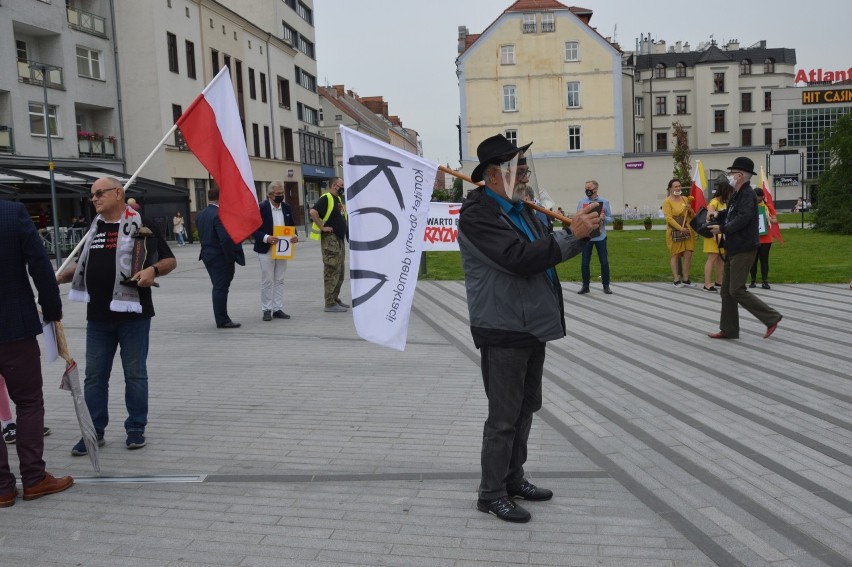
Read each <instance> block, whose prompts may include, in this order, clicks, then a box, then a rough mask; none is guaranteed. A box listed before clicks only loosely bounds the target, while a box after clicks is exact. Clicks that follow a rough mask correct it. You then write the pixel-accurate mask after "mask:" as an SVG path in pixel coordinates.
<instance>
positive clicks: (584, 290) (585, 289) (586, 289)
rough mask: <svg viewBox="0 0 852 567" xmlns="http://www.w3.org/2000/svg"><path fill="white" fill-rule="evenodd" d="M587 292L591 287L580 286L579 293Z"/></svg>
mask: <svg viewBox="0 0 852 567" xmlns="http://www.w3.org/2000/svg"><path fill="white" fill-rule="evenodd" d="M585 293H589V288H587V287H583V288H580V291H578V292H577V295H583V294H585Z"/></svg>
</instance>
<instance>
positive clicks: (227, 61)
mask: <svg viewBox="0 0 852 567" xmlns="http://www.w3.org/2000/svg"><path fill="white" fill-rule="evenodd" d="M222 66H223V67H227V68H228V72H229V73H230V72H231V56H230V55H225V54H224V53H223V54H222Z"/></svg>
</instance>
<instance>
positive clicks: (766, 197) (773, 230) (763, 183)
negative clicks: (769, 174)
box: [760, 165, 784, 244]
mask: <svg viewBox="0 0 852 567" xmlns="http://www.w3.org/2000/svg"><path fill="white" fill-rule="evenodd" d="M760 188H761V189H763V202H764V203H766V208H768V209H769V213H770V214H771V215H772V216H773V217H774V216H775V215H776V214H777V213H776V212H775V201H774V200H773V199H772V192H771V191H769V181H768V180H767V178H766V171H765V170H764V169H763V166H762V165H761V166H760ZM769 234H771V235H772V238H774V239H775V240H777V241H778V242H780V243H781V244H784V239H783V238H781V226H780V225H779V224H778V223H775V224H772V223H770V224H769Z"/></svg>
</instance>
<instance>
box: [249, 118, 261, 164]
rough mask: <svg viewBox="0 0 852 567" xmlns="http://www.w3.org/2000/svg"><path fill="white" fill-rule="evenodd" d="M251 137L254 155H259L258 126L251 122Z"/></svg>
mask: <svg viewBox="0 0 852 567" xmlns="http://www.w3.org/2000/svg"><path fill="white" fill-rule="evenodd" d="M251 139H252V142H254V157H260V128H259V127H258V125H257V124H255V123H254V122H252V124H251Z"/></svg>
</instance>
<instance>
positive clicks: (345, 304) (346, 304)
mask: <svg viewBox="0 0 852 567" xmlns="http://www.w3.org/2000/svg"><path fill="white" fill-rule="evenodd" d="M336 303H337V304H338V305H339V306H341V307H347V308H348V307H350V305H349V304H348V303H343V302H342V301H340V300H339V299H338V300H336Z"/></svg>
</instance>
